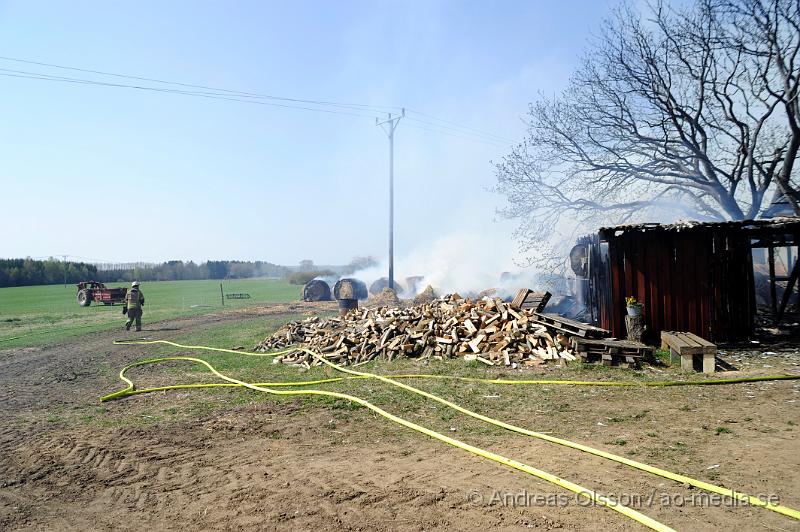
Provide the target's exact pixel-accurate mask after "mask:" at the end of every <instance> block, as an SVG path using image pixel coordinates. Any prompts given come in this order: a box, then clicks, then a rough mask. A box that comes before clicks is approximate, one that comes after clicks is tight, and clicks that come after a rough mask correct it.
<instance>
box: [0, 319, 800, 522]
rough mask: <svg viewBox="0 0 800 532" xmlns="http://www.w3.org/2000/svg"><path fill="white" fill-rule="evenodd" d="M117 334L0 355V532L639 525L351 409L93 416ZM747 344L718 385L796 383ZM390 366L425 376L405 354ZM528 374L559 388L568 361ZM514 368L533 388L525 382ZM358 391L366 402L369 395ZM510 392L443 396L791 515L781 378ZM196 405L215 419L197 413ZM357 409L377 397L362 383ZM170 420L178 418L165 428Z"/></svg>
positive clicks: (657, 514) (675, 515) (249, 408)
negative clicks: (772, 503)
mask: <svg viewBox="0 0 800 532" xmlns="http://www.w3.org/2000/svg"><path fill="white" fill-rule="evenodd" d="M328 307H329V306H325V305H319V306H318V307H313V306H311V307H309V305H308V304H290V305H272V306H267V307H259V308H251V309H244V310H240V311H236V312H228V313H219V314H214V315H209V316H198V317H189V318H181V319H174V320H170V321H165V322H159V323H155V324H148V323H146V324H145V331H144V334H146V335H147V336H149V337H152V338H163V339H170V338H180V337H186V336H187V335H191V334H198V335H202V334H203V333H204V331H209V330H211V329H213V328H214V327H219V326H221V325H225V324H235V323H237V321H239V320H243V319H254V318H255V319H262V318H269V317H276V316H285V315H294V314H297V313H301V312H308V311H309V308H311V309H312V311H320V312H321V311H325V310H330V308H328ZM266 332H268V331H266V330H265V331H264V333H265V334H266ZM121 336H124V334H122V333H119V334H117V333H113V334H110V333H107V332H106V333H92V334H88V335H86V336H84V337H82V338H80V339H78V340H74V341H69V342H67V343H64V344H62V345H58V346H47V347H29V348H16V349H6V350H3V351H0V404H2V409H0V529H3V530H111V529H114V530H134V529H142V528H150V529H153V530H178V529H186V528H192V529H198V530H201V529H217V530H239V529H245V528H247V529H264V530H276V529H280V530H285V529H294V530H309V529H314V530H322V531H327V530H330V531H333V530H342V529H344V530H373V529H387V528H388V529H392V530H396V529H397V530H431V529H441V530H479V529H493V530H506V529H508V530H518V529H548V530H549V529H571V530H598V529H641V528H642V527H641V526H640V525H638V524H636V523H634V522H633V521H630V520H628V519H627V518H625V517H623V516H621V515H619V514H617V513H615V512H613V511H610V510H608V509H605V508H592V507H586V505H584V504H582V503H580V502H579V501H578V500H576V499H575V498H574V497H573V496H572V495H571V494H570V493H569V492H566V491H564V490H562V489H561V488H558V487H556V486H554V485H552V484H549V483H546V482H544V481H541V480H538V479H536V478H533V477H530V476H528V475H525V474H522V473H520V472H518V471H514V470H511V469H508V468H505V467H503V466H500V465H498V464H496V463H493V462H489V461H487V460H484V459H482V458H478V457H475V456H473V455H470V454H467V453H466V452H464V451H461V450H459V449H456V448H453V447H449V446H446V445H444V444H441V443H439V442H437V441H434V440H431V439H428V438H426V437H424V436H422V435H420V434H417V433H414V432H411V431H409V430H407V429H405V428H403V427H400V426H396V425H392V424H390V423H389V422H388V421H386V420H384V419H383V418H380V417H377V416H375V415H374V414H372V413H370V412H369V411H367V410H365V409H363V408H362V409H354V408H351V407H348V406H347V405H342V404H340V403H336V402H324V401H323V402H316V403H315V402H314V401H313V400H308V399H295V398H292V399H287V400H275V399H273V398H269V397H267V398H263V397H255V396H256V395H257V394H255V393H254V392H248V391H243V390H237V389H228V390H214V391H210V390H195V391H178V392H163V393H155V394H145V395H140V396H134V397H131V398H127V399H125V400H120V401H114V402H109V403H104V404H102V405H101V404H100V403H99V402H98V400H97V398H98V397H99V396H100V395H102V394H104V393H108V392H110V391H113V390H116V389H119V388H120V384H119V381H118V380H117V379H116V372H117V371H118V369H119V368H120V367H122V366H123V365H125V364H127V363H130V362H132V361H134V360H138V359H140V358H144V357H145V356H147V355H148V354H150V353H149V352H143V350H142V349H141V347H134V346H117V345H113V344H112V343H111V342H112V340H113V339H114V338H119V337H121ZM247 347H251V346H247ZM763 351H765V349H755V350H748V351H741V350H739V351H728V352H727V354H726V355H724V358H726V360H728V361H729V362H731V363H733V364H734V365H736V366H737V367H738V368H739V371H735V372H728V373H726V374H725V375H724V376H726V377H733V376H738V375H758V374H800V354H798V350H795V349H785V348H784V349H781V350H780V351H777V352H775V353H774V354H764V353H763ZM187 354H188V353H187ZM451 363H452V364H455V363H456V362H451ZM409 364H412V365H413V364H416V365H417V366H416V369H417V370H418V371H421V372H424V371H425V368H424V367H422V362H421V361H412V362H410V363H409ZM462 366H463V364H462ZM410 367H412V366H408V365H406V367H405V368H404V369H405V370H408V369H409V368H410ZM382 369H383V370H384V373H386V372H389V371H390V369H391V368H389V367H388V366H386V367H383V368H382ZM376 371H377V370H376ZM598 371H599V370H598ZM538 372H539V373H542V372H546V377H548V378H559V377H561V378H570V377H574V373H571V372H570V369H569V368H563V369H539V370H538ZM600 373H602V375H600V377H602V378H616V379H627V378H630V375H631V372H629V371H627V370H613V371H612V370H606V371H605V372H600ZM143 374H144V375H145V376H146V377H148V376H149V377H152V378H151V380H150V381H149V382H148V383H149V384H152V381H153V379H156V376H155V375H156V372H155V370H154V371H153V372H152V373H148V372H143ZM171 375H172V376H173V377H175V375H174V374H171ZM524 375H525V376H528V377H532V378H536V377H537V373H535V372H533V371H529V372H525V374H524ZM514 376H515V377H520V376H521V375H514ZM583 376H584V377H586V375H583ZM664 376H665V377H670V374H668V373H664ZM298 378H299V377H298ZM156 380H157V379H156ZM206 380H207V379H206ZM177 381H180V379H177ZM414 385H417V386H419V387H420V388H426V385H427V384H426V383H423V382H421V381H420V382H417V381H415V382H414ZM361 386H362V388H361V389H360V391H361V392H364V393H367V392H368V391H370V390H372V388H369V387H368V386H373V387H374V386H375V385H374V384H369V385H367V384H364V383H362V384H361ZM509 388H515V389H516V390H515V391H514V392H513V393H512V392H511V391H510V390H509ZM521 388H523V387H520V386H515V387H507V388H503V387H498V386H494V387H491V386H484V387H466V386H462V387H459V386H455V385H453V386H452V395H450V396H449V398H451V399H453V400H455V401H456V402H462V400H464V404H469V405H470V406H471V407H474V408H476V409H479V410H480V411H481V412H483V413H486V414H488V415H490V416H494V417H500V418H502V419H504V420H506V421H510V422H512V423H515V424H517V425H521V426H524V427H527V428H531V429H533V430H539V431H544V432H550V433H552V434H554V435H556V436H559V437H562V438H566V439H570V440H573V441H578V442H581V443H585V444H588V445H591V446H594V447H599V448H602V449H606V450H609V451H611V452H614V453H616V454H622V455H626V456H629V457H631V458H633V459H635V460H639V461H643V462H647V463H650V464H653V465H657V466H660V467H663V468H665V469H668V470H671V471H675V472H680V473H683V474H687V475H689V476H692V477H695V478H700V479H703V480H707V481H711V482H713V483H716V484H722V485H725V486H728V487H733V488H736V489H738V490H742V491H745V492H748V493H751V494H762V495H765V496H767V495H771V496H774V497H777V498H779V500H780V502H781V503H782V504H785V505H788V506H790V507H793V508H800V475H798V471H799V470H800V452H798V451H800V446H798V439H797V435H798V430H800V410H798V406H800V403H798V400H800V381H783V382H760V383H754V384H736V385H729V386H718V387H676V388H659V389H652V388H626V389H621V388H587V387H573V386H571V387H558V386H537V387H524V390H520V389H521ZM426 389H428V388H426ZM436 390H437V392H436V393H440V391H441V390H442V388H441V387H439V388H437V389H436ZM357 395H358V394H357ZM362 395H363V394H362ZM463 395H469V398H468V399H469V401H467V398H465V397H463ZM207 397H208V398H212V399H213V401H216V403H221V404H222V405H223V406H222V407H220V408H214V409H211V410H208V411H204V410H203V409H202V406H203V404H205V403H204V401H205V398H207ZM375 397H376V400H378V399H380V397H381V396H380V394H379V392H378V390H375ZM366 398H368V399H370V398H369V397H366ZM397 398H398V395H396V394H395V395H392V396H389V399H387V400H386V403H385V404H383V405H382V406H383V407H385V408H386V409H388V410H390V411H393V412H397V413H399V414H400V415H404V413H403V412H404V411H405V407H404V406H403V404H401V403H399V402H397V401H398V399H397ZM209 400H211V399H209ZM414 404H415V405H416V406H414V408H411V409H409V410H408V417H413V419H412V420H413V421H417V422H420V423H422V424H423V425H426V426H430V427H431V428H434V429H435V430H439V431H442V432H447V434H448V435H451V436H453V437H455V438H459V439H463V440H465V441H467V442H468V443H471V444H474V445H478V446H480V447H484V448H487V449H489V450H492V451H495V452H498V453H500V454H503V455H506V456H509V457H513V458H515V459H517V460H519V461H522V462H525V463H527V464H530V465H532V466H534V467H538V468H540V469H543V470H545V471H548V472H551V473H554V474H557V475H559V476H561V477H563V478H566V479H569V480H572V481H574V482H577V483H579V484H582V485H584V486H587V487H591V488H594V489H596V490H598V491H600V492H601V493H604V494H611V495H614V496H617V497H619V498H620V499H621V500H622V501H623V502H627V503H628V505H629V506H632V507H634V508H637V509H639V510H640V511H642V512H644V513H645V514H647V515H649V516H651V517H654V518H655V519H658V520H659V521H661V522H664V523H666V524H668V525H670V526H672V527H674V528H676V529H681V530H685V529H693V530H706V529H709V530H710V529H734V528H738V529H745V530H757V529H770V530H798V529H800V527H799V526H798V525H799V524H800V522H798V521H794V520H792V519H790V518H788V517H784V516H781V515H778V514H775V513H773V512H769V511H766V510H763V509H760V508H751V507H731V506H730V505H726V504H721V505H720V504H716V503H715V501H711V500H708V499H706V498H703V495H702V494H703V492H700V491H699V490H696V489H688V487H685V486H682V485H679V484H676V483H674V482H672V481H669V480H666V479H663V478H660V477H656V476H653V475H650V474H647V473H644V472H641V471H637V470H634V469H631V468H628V467H625V466H623V465H620V464H616V463H612V462H608V461H606V460H603V459H601V458H598V457H593V456H590V455H587V454H584V453H580V452H579V451H575V450H572V449H568V448H563V447H559V446H556V445H553V444H550V443H547V442H543V441H539V440H533V439H528V438H526V437H524V436H520V435H515V434H512V433H508V432H503V431H500V430H499V429H486V428H482V424H480V423H478V422H475V421H474V420H470V419H465V418H463V417H462V416H460V415H452V413H450V414H446V413H444V412H443V411H441V410H436V411H435V413H434V410H433V407H430V406H428V404H427V403H426V402H421V401H417V402H416V403H414ZM170 409H172V410H170ZM169 411H172V412H174V411H181V412H190V414H191V415H185V416H177V417H175V416H173V417H170V416H169V415H168V414H166V413H165V412H169ZM159 413H160V414H159ZM428 413H430V414H428ZM637 498H638V499H637Z"/></svg>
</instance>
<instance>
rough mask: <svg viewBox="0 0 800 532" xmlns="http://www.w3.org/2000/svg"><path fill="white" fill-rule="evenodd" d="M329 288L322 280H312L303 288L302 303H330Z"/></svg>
mask: <svg viewBox="0 0 800 532" xmlns="http://www.w3.org/2000/svg"><path fill="white" fill-rule="evenodd" d="M330 300H331V287H330V286H329V285H328V283H326V282H325V281H323V280H322V279H312V280H310V281H309V282H307V283H306V284H305V286H303V301H330Z"/></svg>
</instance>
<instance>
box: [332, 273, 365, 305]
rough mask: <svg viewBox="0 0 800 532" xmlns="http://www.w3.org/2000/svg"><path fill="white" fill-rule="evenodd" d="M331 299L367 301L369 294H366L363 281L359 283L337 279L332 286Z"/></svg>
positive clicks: (347, 279)
mask: <svg viewBox="0 0 800 532" xmlns="http://www.w3.org/2000/svg"><path fill="white" fill-rule="evenodd" d="M333 297H335V298H336V299H338V300H342V299H355V300H359V299H367V298H368V297H369V294H368V293H367V285H366V284H364V281H359V280H358V279H352V278H346V279H339V280H338V281H336V284H335V285H333Z"/></svg>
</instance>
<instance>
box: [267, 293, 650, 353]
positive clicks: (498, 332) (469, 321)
mask: <svg viewBox="0 0 800 532" xmlns="http://www.w3.org/2000/svg"><path fill="white" fill-rule="evenodd" d="M608 334H609V333H608V331H604V330H603V329H598V328H596V327H591V326H588V325H585V324H582V323H578V322H574V321H571V320H567V319H566V318H561V317H559V316H552V315H544V314H539V313H537V312H535V311H534V310H532V309H519V308H514V307H513V306H511V305H509V304H507V303H504V302H503V301H502V300H501V299H485V300H482V301H477V302H474V301H472V300H469V299H462V298H460V297H458V296H457V295H453V296H449V297H447V298H445V299H440V300H435V301H433V302H430V303H426V304H422V305H416V306H413V307H408V308H392V307H379V308H371V309H361V310H357V311H353V312H350V313H348V314H346V315H345V316H341V317H335V318H320V317H317V316H314V317H310V318H307V319H305V320H303V321H296V322H292V323H289V324H287V325H286V326H284V327H283V328H282V329H280V330H279V331H277V332H276V333H275V334H273V335H271V336H269V337H267V338H266V339H265V340H264V341H263V342H261V343H260V344H259V345H258V346H256V350H258V351H271V350H274V349H283V348H287V347H290V346H293V345H299V346H302V347H305V348H307V349H310V350H312V351H315V352H318V353H321V355H322V356H323V357H325V358H326V359H328V360H331V361H333V362H336V363H339V364H360V363H364V362H367V361H369V360H372V359H374V358H377V357H380V358H383V359H386V360H392V359H394V358H397V357H423V358H426V357H432V358H457V357H460V358H463V359H464V360H465V361H471V360H477V361H480V362H483V363H485V364H488V365H505V366H511V365H514V366H516V365H522V366H536V365H539V364H543V363H546V362H547V361H560V360H566V361H572V360H575V359H576V358H578V357H580V358H581V359H583V360H587V361H590V360H591V359H592V358H594V359H596V360H600V359H601V358H602V361H603V363H608V364H609V365H618V364H623V365H627V364H633V363H638V359H636V360H634V359H635V358H636V357H641V356H642V352H643V350H647V349H648V348H647V347H646V346H643V345H641V344H638V345H636V346H634V345H632V344H631V343H629V342H628V343H615V341H614V340H607V339H604V338H605V337H606V336H608ZM274 360H275V362H276V363H278V362H280V363H285V364H300V365H304V366H306V367H309V366H311V365H315V364H320V363H321V362H319V361H318V360H316V359H315V358H314V357H312V356H311V355H310V354H308V353H305V352H303V351H299V350H297V351H294V352H290V353H288V354H286V355H281V356H279V357H276V358H275V359H274Z"/></svg>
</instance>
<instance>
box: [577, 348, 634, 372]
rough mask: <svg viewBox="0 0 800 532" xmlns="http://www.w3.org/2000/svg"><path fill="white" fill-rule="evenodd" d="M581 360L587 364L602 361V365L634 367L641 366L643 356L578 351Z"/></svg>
mask: <svg viewBox="0 0 800 532" xmlns="http://www.w3.org/2000/svg"><path fill="white" fill-rule="evenodd" d="M578 357H579V358H580V360H581V362H584V363H587V364H597V363H602V364H603V365H604V366H614V367H620V368H629V369H636V368H639V367H640V366H641V361H642V358H643V357H637V356H630V355H618V354H611V353H590V352H583V353H578Z"/></svg>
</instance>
